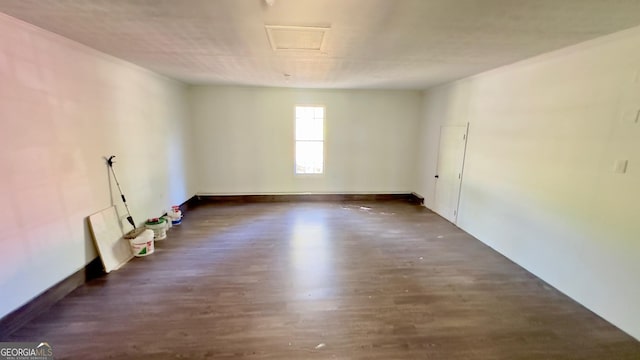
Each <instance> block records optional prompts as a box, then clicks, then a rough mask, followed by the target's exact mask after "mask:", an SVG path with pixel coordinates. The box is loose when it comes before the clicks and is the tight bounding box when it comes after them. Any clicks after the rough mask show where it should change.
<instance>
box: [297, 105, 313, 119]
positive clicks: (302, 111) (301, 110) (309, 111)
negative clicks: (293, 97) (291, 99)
mask: <svg viewBox="0 0 640 360" xmlns="http://www.w3.org/2000/svg"><path fill="white" fill-rule="evenodd" d="M313 109H315V108H314V107H310V106H296V119H311V118H313Z"/></svg>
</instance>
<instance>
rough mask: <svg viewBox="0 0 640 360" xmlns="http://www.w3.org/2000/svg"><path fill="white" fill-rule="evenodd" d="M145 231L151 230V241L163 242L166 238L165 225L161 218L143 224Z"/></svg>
mask: <svg viewBox="0 0 640 360" xmlns="http://www.w3.org/2000/svg"><path fill="white" fill-rule="evenodd" d="M144 227H146V228H147V229H150V230H153V240H164V239H166V238H167V224H165V220H164V219H163V218H155V219H149V220H147V222H146V223H145V224H144Z"/></svg>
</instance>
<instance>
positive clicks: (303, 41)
mask: <svg viewBox="0 0 640 360" xmlns="http://www.w3.org/2000/svg"><path fill="white" fill-rule="evenodd" d="M265 29H266V30H267V36H268V37H269V43H270V44H271V48H272V49H273V50H274V51H311V52H318V53H322V52H324V51H325V47H326V44H327V34H328V32H329V30H330V29H331V28H330V27H319V26H286V25H265Z"/></svg>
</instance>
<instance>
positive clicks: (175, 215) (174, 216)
mask: <svg viewBox="0 0 640 360" xmlns="http://www.w3.org/2000/svg"><path fill="white" fill-rule="evenodd" d="M167 215H168V216H169V217H170V218H171V224H172V225H180V224H181V223H182V211H180V207H179V206H172V207H171V211H169V212H168V213H167Z"/></svg>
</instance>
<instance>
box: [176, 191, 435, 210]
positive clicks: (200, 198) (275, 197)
mask: <svg viewBox="0 0 640 360" xmlns="http://www.w3.org/2000/svg"><path fill="white" fill-rule="evenodd" d="M390 200H405V201H408V202H411V203H414V204H419V205H421V204H423V203H424V198H422V197H421V196H420V195H418V194H416V193H406V194H340V193H336V194H271V195H267V194H255V195H195V196H194V197H192V198H191V199H189V200H187V201H186V202H185V204H189V206H188V207H192V206H194V205H196V204H197V203H211V202H220V203H229V202H236V203H256V202H310V201H322V202H331V201H390ZM185 204H183V205H185Z"/></svg>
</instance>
